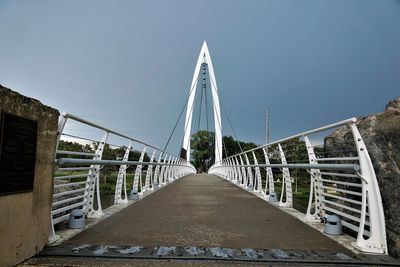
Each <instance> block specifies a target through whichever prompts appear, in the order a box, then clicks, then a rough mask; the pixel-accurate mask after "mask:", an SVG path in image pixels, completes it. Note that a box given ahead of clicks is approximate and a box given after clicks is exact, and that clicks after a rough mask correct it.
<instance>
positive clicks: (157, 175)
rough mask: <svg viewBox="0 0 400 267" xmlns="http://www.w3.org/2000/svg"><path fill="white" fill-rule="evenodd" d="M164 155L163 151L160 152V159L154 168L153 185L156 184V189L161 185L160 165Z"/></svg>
mask: <svg viewBox="0 0 400 267" xmlns="http://www.w3.org/2000/svg"><path fill="white" fill-rule="evenodd" d="M162 156H163V152H161V153H160V155H159V156H158V160H157V163H158V164H157V166H156V169H155V170H154V176H153V185H154V189H158V188H159V187H160V166H161V165H159V164H160V163H161V160H162Z"/></svg>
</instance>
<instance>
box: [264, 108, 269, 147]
mask: <svg viewBox="0 0 400 267" xmlns="http://www.w3.org/2000/svg"><path fill="white" fill-rule="evenodd" d="M265 143H266V144H268V143H269V108H267V111H266V112H265Z"/></svg>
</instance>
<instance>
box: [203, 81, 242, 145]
mask: <svg viewBox="0 0 400 267" xmlns="http://www.w3.org/2000/svg"><path fill="white" fill-rule="evenodd" d="M210 81H211V82H212V83H213V85H214V87H215V88H217V85H216V84H215V81H214V80H213V79H211V77H210ZM219 102H220V103H221V106H222V110H223V111H224V114H225V116H226V118H227V120H228V123H229V126H230V127H231V130H232V132H233V136H234V138H235V139H236V143H237V144H238V146H239V149H240V152H243V149H242V146H241V145H240V142H239V139H238V138H237V135H236V132H235V129H233V126H232V123H231V120H230V118H229V116H228V113H227V112H226V110H225V106H224V103H223V102H222V100H221V99H220V100H219ZM214 109H215V105H214ZM219 126H220V129H222V127H221V125H219Z"/></svg>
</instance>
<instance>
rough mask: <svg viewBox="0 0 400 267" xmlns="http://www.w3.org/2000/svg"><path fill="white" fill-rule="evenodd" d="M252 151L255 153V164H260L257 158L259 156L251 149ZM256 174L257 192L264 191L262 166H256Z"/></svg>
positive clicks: (255, 188)
mask: <svg viewBox="0 0 400 267" xmlns="http://www.w3.org/2000/svg"><path fill="white" fill-rule="evenodd" d="M251 153H252V154H253V160H254V164H255V165H258V160H257V157H256V153H254V151H251ZM255 174H256V178H255V180H254V181H255V186H254V191H255V192H259V193H263V191H262V180H261V172H260V167H255Z"/></svg>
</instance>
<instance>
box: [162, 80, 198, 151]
mask: <svg viewBox="0 0 400 267" xmlns="http://www.w3.org/2000/svg"><path fill="white" fill-rule="evenodd" d="M198 79H199V76H197V79H196V82H195V83H193V85H192V88H190V92H189V96H188V97H187V99H186V102H185V105H183V107H182V110H181V112H180V114H179V117H178V119H177V120H176V122H175V125H174V128H173V129H172V131H171V134H170V135H169V137H168V140H167V143H166V144H165V147H164V151H166V149H167V147H168V144H169V142H170V141H171V138H172V135H173V134H174V132H175V130H176V127H177V126H178V123H179V121H180V119H181V117H182V114H183V112H184V111H185V109H186V106H187V105H188V103H189V98H190V95H191V94H192V91H193V89H194V88H195V87H196V85H197V81H198ZM193 106H194V105H192V108H191V111H190V113H191V112H192V110H193ZM188 122H189V121H188ZM186 129H187V123H186V125H185V128H184V131H183V136H185V134H186ZM182 145H183V139H182ZM182 145H181V146H182Z"/></svg>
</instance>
